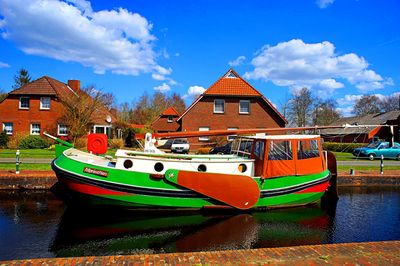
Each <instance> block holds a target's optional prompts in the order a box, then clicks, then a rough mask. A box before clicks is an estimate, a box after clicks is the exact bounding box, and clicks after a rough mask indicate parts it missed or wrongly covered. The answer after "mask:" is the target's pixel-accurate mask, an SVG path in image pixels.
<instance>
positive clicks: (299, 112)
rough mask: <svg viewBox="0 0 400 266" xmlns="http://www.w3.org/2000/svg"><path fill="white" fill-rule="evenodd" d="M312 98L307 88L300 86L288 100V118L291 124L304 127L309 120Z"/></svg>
mask: <svg viewBox="0 0 400 266" xmlns="http://www.w3.org/2000/svg"><path fill="white" fill-rule="evenodd" d="M313 101H314V98H313V97H312V95H311V91H310V90H309V89H308V88H302V89H301V90H300V91H298V92H296V93H295V94H294V96H293V98H292V99H290V100H289V107H288V118H289V120H290V121H291V123H292V124H294V125H296V126H298V127H304V126H306V125H308V124H309V123H310V122H311V121H310V118H311V113H312V107H313Z"/></svg>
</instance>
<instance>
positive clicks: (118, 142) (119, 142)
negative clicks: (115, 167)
mask: <svg viewBox="0 0 400 266" xmlns="http://www.w3.org/2000/svg"><path fill="white" fill-rule="evenodd" d="M108 146H110V148H111V149H122V148H123V147H124V140H123V139H110V140H109V141H108Z"/></svg>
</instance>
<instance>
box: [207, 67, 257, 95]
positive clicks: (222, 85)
mask: <svg viewBox="0 0 400 266" xmlns="http://www.w3.org/2000/svg"><path fill="white" fill-rule="evenodd" d="M228 75H230V76H234V77H228ZM203 94H204V95H226V96H228V95H229V96H261V93H259V92H258V91H257V90H256V89H254V88H253V87H252V86H251V85H250V84H249V83H247V82H246V81H245V80H244V79H243V78H242V77H240V76H239V74H237V73H236V72H235V71H234V70H233V69H232V68H231V69H229V70H228V72H226V73H225V74H224V75H223V76H222V77H221V78H220V79H219V80H217V81H216V82H215V83H214V84H212V85H211V87H209V88H208V89H207V90H206V91H205V92H204V93H203Z"/></svg>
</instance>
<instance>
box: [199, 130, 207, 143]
mask: <svg viewBox="0 0 400 266" xmlns="http://www.w3.org/2000/svg"><path fill="white" fill-rule="evenodd" d="M199 131H210V128H209V127H199ZM199 140H200V141H209V140H210V137H200V138H199Z"/></svg>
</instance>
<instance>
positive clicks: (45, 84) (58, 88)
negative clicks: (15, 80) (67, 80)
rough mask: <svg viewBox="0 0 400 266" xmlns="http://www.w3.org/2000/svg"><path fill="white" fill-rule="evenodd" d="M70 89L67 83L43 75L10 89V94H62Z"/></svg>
mask: <svg viewBox="0 0 400 266" xmlns="http://www.w3.org/2000/svg"><path fill="white" fill-rule="evenodd" d="M71 91H72V90H71V89H70V88H69V87H68V85H66V84H64V83H62V82H60V81H58V80H56V79H53V78H51V77H48V76H43V77H41V78H39V79H36V80H34V81H32V82H30V83H28V84H25V85H23V86H22V87H20V88H18V89H16V90H13V91H11V92H10V93H9V94H11V95H63V94H65V93H69V92H71Z"/></svg>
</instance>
